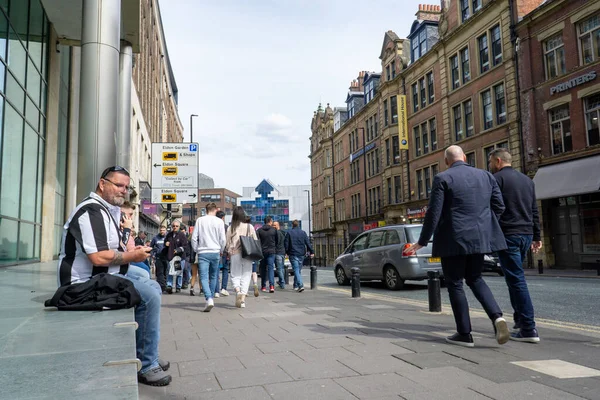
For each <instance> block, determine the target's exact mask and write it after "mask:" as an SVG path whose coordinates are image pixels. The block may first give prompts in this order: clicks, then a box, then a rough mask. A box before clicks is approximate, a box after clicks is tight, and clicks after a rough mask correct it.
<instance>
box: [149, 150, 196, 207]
mask: <svg viewBox="0 0 600 400" xmlns="http://www.w3.org/2000/svg"><path fill="white" fill-rule="evenodd" d="M197 202H198V143H152V203H154V204H157V203H163V204H167V205H168V204H189V203H197Z"/></svg>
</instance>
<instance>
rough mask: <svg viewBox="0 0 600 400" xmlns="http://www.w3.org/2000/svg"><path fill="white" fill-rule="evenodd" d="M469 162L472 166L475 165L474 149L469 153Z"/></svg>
mask: <svg viewBox="0 0 600 400" xmlns="http://www.w3.org/2000/svg"><path fill="white" fill-rule="evenodd" d="M467 164H469V165H470V166H471V167H475V152H474V151H472V152H470V153H467Z"/></svg>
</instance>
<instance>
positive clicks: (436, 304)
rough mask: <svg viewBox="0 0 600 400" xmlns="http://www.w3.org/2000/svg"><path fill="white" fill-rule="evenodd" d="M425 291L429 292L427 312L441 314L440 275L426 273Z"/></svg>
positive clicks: (431, 272) (436, 272)
mask: <svg viewBox="0 0 600 400" xmlns="http://www.w3.org/2000/svg"><path fill="white" fill-rule="evenodd" d="M427 290H428V291H429V311H430V312H442V295H441V294H440V273H439V272H438V271H427Z"/></svg>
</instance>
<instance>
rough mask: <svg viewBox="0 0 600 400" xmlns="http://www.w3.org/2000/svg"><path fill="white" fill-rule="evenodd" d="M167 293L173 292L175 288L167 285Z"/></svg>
mask: <svg viewBox="0 0 600 400" xmlns="http://www.w3.org/2000/svg"><path fill="white" fill-rule="evenodd" d="M167 293H168V294H173V288H172V287H171V286H167Z"/></svg>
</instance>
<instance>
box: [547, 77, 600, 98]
mask: <svg viewBox="0 0 600 400" xmlns="http://www.w3.org/2000/svg"><path fill="white" fill-rule="evenodd" d="M596 76H597V74H596V71H590V72H588V73H587V74H583V75H579V76H578V77H576V78H573V79H569V80H568V81H566V82H563V83H559V84H558V85H556V86H552V87H551V88H550V96H552V95H555V94H556V93H560V92H564V91H565V90H567V89H571V88H574V87H575V86H579V85H583V84H584V83H587V82H591V81H593V80H594V79H596Z"/></svg>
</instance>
